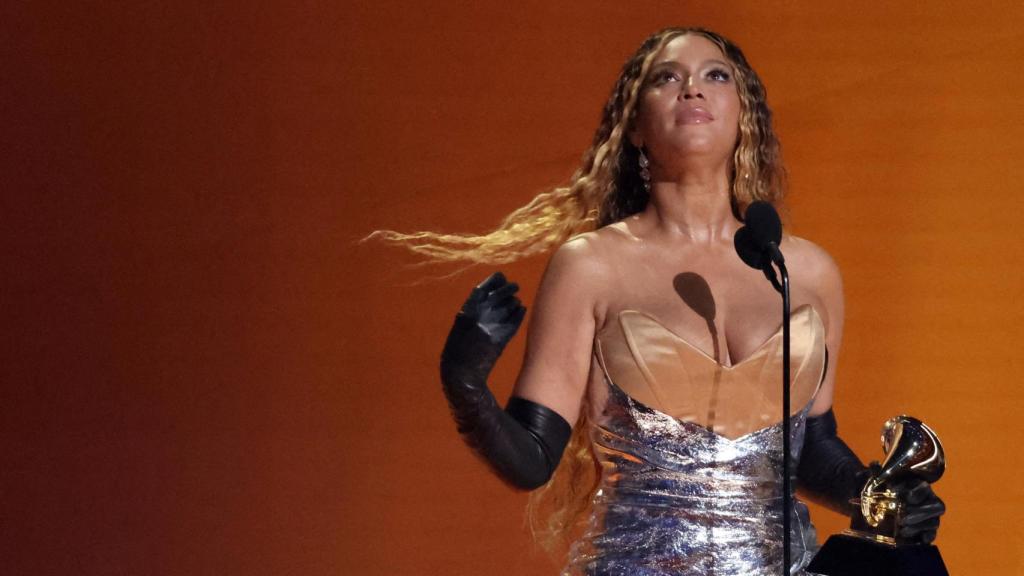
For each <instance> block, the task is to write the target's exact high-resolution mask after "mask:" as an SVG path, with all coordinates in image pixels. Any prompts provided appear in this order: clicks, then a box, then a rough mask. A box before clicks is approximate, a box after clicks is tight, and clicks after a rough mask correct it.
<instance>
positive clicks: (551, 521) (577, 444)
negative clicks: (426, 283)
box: [368, 28, 784, 552]
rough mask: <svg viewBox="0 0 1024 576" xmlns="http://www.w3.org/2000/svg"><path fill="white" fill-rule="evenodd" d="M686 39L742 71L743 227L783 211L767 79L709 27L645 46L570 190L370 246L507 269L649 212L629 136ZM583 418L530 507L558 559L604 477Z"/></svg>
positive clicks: (538, 532)
mask: <svg viewBox="0 0 1024 576" xmlns="http://www.w3.org/2000/svg"><path fill="white" fill-rule="evenodd" d="M685 34H699V35H701V36H703V37H705V38H707V39H708V40H710V41H711V42H714V43H715V44H716V45H717V46H718V47H719V48H720V49H721V50H722V53H723V54H724V55H725V57H726V59H728V61H729V62H730V64H732V67H733V76H734V78H735V80H736V86H737V91H738V92H739V99H740V116H739V135H738V137H737V142H736V149H735V151H734V153H733V162H732V174H731V175H730V179H731V183H732V187H731V199H732V206H733V212H734V214H735V215H736V217H737V218H738V219H740V220H742V214H743V212H744V211H745V209H746V206H747V205H749V204H750V203H751V202H753V201H755V200H764V201H767V202H771V203H778V201H779V200H781V198H782V193H783V185H784V170H783V167H782V162H781V157H780V153H779V142H778V139H777V138H776V136H775V132H774V131H773V130H772V124H771V117H772V114H771V110H770V109H769V108H768V104H767V101H766V96H765V89H764V85H763V84H762V83H761V79H760V78H758V76H757V73H756V72H754V70H753V68H751V67H750V65H749V64H748V63H747V59H746V57H744V55H743V52H742V51H740V49H739V47H737V46H736V45H735V44H733V43H732V42H731V41H729V40H728V39H726V38H725V37H723V36H721V35H719V34H716V33H714V32H711V31H709V30H705V29H703V28H666V29H664V30H661V31H659V32H657V33H655V34H653V35H651V36H650V37H648V38H647V39H646V40H644V42H643V44H641V45H640V48H639V49H637V51H636V53H634V54H633V56H632V57H630V58H629V60H627V61H626V63H625V65H624V66H623V67H622V72H621V74H620V75H619V79H618V81H617V82H616V83H615V88H614V89H613V90H612V93H611V96H610V97H609V98H608V102H607V103H606V104H605V106H604V112H603V114H602V117H601V124H600V126H598V128H597V132H596V134H594V140H593V143H592V144H591V146H590V148H589V149H588V150H587V151H586V152H585V153H584V155H583V160H582V162H581V163H580V166H579V168H578V169H577V170H576V172H575V173H574V174H573V176H572V178H571V179H570V181H569V184H568V185H567V186H563V187H558V188H554V189H552V190H550V191H547V192H543V193H541V194H539V195H537V196H536V197H534V198H533V200H531V201H530V202H529V203H528V204H526V205H525V206H523V207H521V208H519V209H517V210H515V211H514V212H512V213H511V214H509V215H508V216H507V217H505V219H504V220H502V222H501V224H499V225H498V227H497V228H495V229H494V230H492V231H490V232H487V233H485V234H482V235H474V234H439V233H436V232H416V233H412V234H404V233H400V232H395V231H390V230H378V231H376V232H374V233H373V234H371V235H370V236H369V237H368V238H377V239H379V240H383V241H385V242H387V243H391V244H395V245H399V246H403V247H405V248H408V249H410V250H412V251H413V252H415V253H417V254H419V255H421V256H424V257H425V259H426V261H427V262H454V261H463V262H467V261H468V262H473V263H479V264H504V263H507V262H513V261H516V260H520V259H522V258H526V257H529V256H532V255H534V254H537V253H541V252H547V251H549V250H551V249H553V248H556V247H558V246H559V245H561V244H562V243H563V242H565V241H566V240H568V239H569V238H570V237H572V236H574V235H576V234H580V233H583V232H588V231H590V230H594V229H596V228H599V227H601V226H606V225H608V224H611V223H613V222H617V221H619V220H622V219H623V218H626V217H627V216H631V215H633V214H636V213H638V212H641V211H642V210H644V208H645V207H646V206H647V202H648V193H647V191H646V190H645V188H644V185H643V180H642V179H641V178H640V171H639V163H638V159H639V150H638V149H637V148H636V147H635V146H633V144H632V143H631V142H630V141H629V138H628V137H627V135H628V133H629V130H630V128H631V123H632V122H633V120H634V118H635V117H636V111H637V103H638V102H639V100H640V96H641V95H642V93H643V90H644V88H645V86H646V81H647V75H648V71H649V70H650V68H651V66H652V63H653V62H654V59H655V58H656V57H657V55H658V53H659V52H660V51H661V49H662V48H663V47H664V46H665V44H666V43H668V42H669V41H670V40H672V39H673V38H676V37H678V36H682V35H685ZM581 412H582V416H581V417H580V419H579V420H578V421H577V423H576V427H575V429H574V430H573V434H572V439H571V440H570V442H569V445H568V447H567V448H566V451H565V455H564V456H563V458H562V461H561V463H560V464H559V466H558V469H557V470H556V471H555V474H554V476H553V477H552V478H551V480H550V481H549V482H548V484H547V485H545V486H544V487H542V488H540V489H539V490H536V491H534V492H533V493H532V494H531V496H530V503H529V505H528V507H527V521H528V523H529V525H530V528H531V531H532V533H533V537H534V540H535V541H536V542H538V543H539V544H541V545H542V546H543V547H544V548H545V549H547V550H548V551H549V552H555V551H557V550H559V549H560V548H562V546H564V544H565V543H567V542H568V541H569V540H570V539H571V538H572V537H573V536H574V534H575V533H576V532H577V531H578V530H580V529H582V528H583V526H582V521H583V519H584V518H585V516H586V512H587V510H588V508H589V503H590V500H591V498H592V496H593V493H594V491H595V490H596V488H597V482H598V479H599V476H600V475H599V469H598V467H597V463H596V460H595V459H594V456H593V452H592V448H591V445H590V440H589V437H588V434H587V430H588V428H589V426H588V425H587V418H586V413H587V410H586V407H584V409H583V410H581Z"/></svg>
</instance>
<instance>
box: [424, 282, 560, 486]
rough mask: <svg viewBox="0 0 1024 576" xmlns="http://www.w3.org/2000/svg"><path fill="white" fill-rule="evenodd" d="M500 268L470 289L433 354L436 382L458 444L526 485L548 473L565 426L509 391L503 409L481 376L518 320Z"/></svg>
mask: <svg viewBox="0 0 1024 576" xmlns="http://www.w3.org/2000/svg"><path fill="white" fill-rule="evenodd" d="M517 290H519V286H517V285H516V284H515V283H514V282H509V281H508V280H506V279H505V276H504V275H503V274H502V273H501V272H495V273H494V274H491V275H490V276H489V277H488V278H487V279H486V280H484V281H483V282H481V283H480V284H479V285H477V287H476V288H473V291H472V292H470V294H469V298H467V299H466V302H465V303H464V304H463V305H462V309H461V310H460V311H459V313H458V314H456V315H455V323H454V324H453V325H452V329H451V331H450V332H449V333H448V340H447V341H446V342H445V345H444V351H443V352H442V353H441V384H442V387H443V389H444V394H445V397H446V398H447V399H448V406H449V407H450V408H451V411H452V417H453V418H454V419H455V423H456V425H457V426H458V430H459V432H460V433H461V434H462V436H463V438H465V440H466V443H467V444H469V445H470V447H472V448H473V449H474V450H476V451H477V453H479V454H480V455H481V456H482V457H483V458H484V460H486V461H487V463H488V464H490V466H491V468H492V469H493V470H494V471H495V472H496V473H497V474H498V476H500V477H501V478H502V479H503V480H505V481H506V482H508V483H509V484H511V485H513V486H515V487H517V488H525V489H533V488H537V487H538V486H541V485H543V484H544V483H545V482H547V481H548V479H549V478H550V477H551V474H552V473H553V472H554V470H555V467H556V466H557V465H558V460H559V459H560V458H561V457H562V451H563V450H564V449H565V445H566V443H567V442H568V440H569V436H570V434H571V432H572V428H571V427H570V426H569V423H568V422H566V420H565V419H564V418H562V417H561V416H559V415H558V414H557V413H555V412H554V411H552V410H551V409H549V408H547V407H545V406H543V405H541V404H537V403H536V402H532V401H530V400H526V399H524V398H517V397H515V396H513V397H512V398H511V399H510V400H509V403H508V406H507V407H506V408H505V410H502V409H501V407H500V406H498V403H497V401H496V400H495V399H494V395H493V394H491V391H490V390H489V389H488V388H487V377H488V375H489V374H490V373H491V369H492V368H494V363H495V362H497V360H498V357H499V356H501V352H502V351H503V350H504V349H505V345H507V344H508V343H509V341H510V340H511V339H512V337H513V336H515V334H516V331H517V330H519V326H520V324H522V323H523V316H524V315H525V314H526V308H524V307H523V305H522V304H521V303H520V302H519V299H518V298H516V295H515V294H516V291H517Z"/></svg>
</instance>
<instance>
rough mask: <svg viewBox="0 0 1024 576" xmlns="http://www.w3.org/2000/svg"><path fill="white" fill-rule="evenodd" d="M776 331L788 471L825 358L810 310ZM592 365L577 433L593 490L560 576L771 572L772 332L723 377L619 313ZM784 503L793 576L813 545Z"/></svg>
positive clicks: (651, 326) (640, 319) (683, 345)
mask: <svg viewBox="0 0 1024 576" xmlns="http://www.w3.org/2000/svg"><path fill="white" fill-rule="evenodd" d="M790 326H791V330H790V334H791V337H790V349H791V356H790V358H791V365H790V373H791V406H792V412H791V415H790V422H791V426H792V428H791V436H790V438H791V445H790V446H791V452H792V458H793V460H792V462H793V464H792V468H791V470H795V469H796V464H797V462H798V458H799V455H800V451H801V448H802V446H803V437H804V422H805V419H806V417H807V412H808V411H809V410H810V407H811V404H812V403H813V400H814V396H815V394H816V393H817V390H818V388H819V386H820V383H821V380H822V375H823V373H824V370H825V363H826V351H825V337H824V328H823V326H822V321H821V318H820V317H819V316H818V313H817V312H816V311H815V310H814V308H813V307H811V306H809V305H806V306H802V307H800V308H798V309H796V310H795V311H794V312H793V314H792V315H791V322H790ZM594 354H595V356H596V359H597V363H598V365H599V366H600V369H601V370H602V371H603V382H604V383H603V385H604V386H606V387H607V400H606V401H605V402H604V403H603V405H602V406H601V407H600V408H599V409H598V410H597V411H596V412H594V413H592V415H591V419H590V422H589V424H588V425H589V426H590V429H589V431H588V432H589V435H590V438H591V440H592V442H593V450H594V454H595V457H596V459H597V461H598V463H599V464H600V466H601V478H600V481H599V485H598V490H597V491H596V493H595V494H594V496H593V500H592V502H591V504H592V512H591V516H590V518H589V521H588V525H587V526H588V527H587V529H586V531H585V532H584V534H583V535H582V537H581V538H580V539H579V540H577V541H576V542H575V543H574V544H573V546H572V548H571V549H570V553H569V561H568V564H567V565H566V567H565V569H564V571H563V575H577V574H581V575H588V576H598V575H600V576H605V575H608V576H610V575H622V576H627V575H628V576H646V575H669V574H671V575H679V576H712V575H716V576H717V575H722V576H725V575H730V576H731V575H735V576H741V575H742V576H759V575H769V574H770V575H773V576H774V575H778V574H780V573H781V572H782V569H781V567H782V562H783V554H782V421H781V414H780V413H781V411H782V392H781V379H782V329H781V327H780V328H779V330H778V331H776V333H775V334H774V335H773V336H772V337H771V338H769V339H768V340H767V341H766V342H764V343H763V344H762V345H761V346H760V347H759V348H758V349H757V350H756V351H755V352H754V353H753V354H751V355H750V356H749V357H747V358H745V359H744V360H742V361H741V362H738V363H736V364H735V365H732V366H723V365H721V364H720V363H719V362H718V361H716V360H715V359H714V358H712V357H711V356H708V355H707V354H706V353H704V352H703V351H701V350H699V349H697V348H696V347H694V346H692V345H691V344H689V343H688V342H687V341H686V340H684V339H683V338H681V337H679V336H677V335H676V334H674V333H673V332H672V331H670V330H669V329H668V328H666V327H665V326H664V325H663V324H661V323H660V322H659V321H658V320H657V319H655V318H654V317H652V316H650V315H647V314H645V313H643V312H638V311H633V310H625V311H622V312H620V313H619V314H618V315H617V317H616V318H615V319H614V320H613V321H612V322H610V323H609V325H608V326H606V327H605V328H604V329H603V330H602V331H601V332H599V333H598V334H597V336H596V338H595V342H594ZM592 385H593V384H592ZM791 485H795V482H794V483H792V484H791ZM792 503H793V504H792V507H791V519H792V520H791V543H792V544H791V559H792V565H791V566H790V571H791V574H798V575H805V574H809V573H808V572H806V571H805V567H806V565H807V564H808V563H809V562H810V560H811V558H812V557H813V555H814V553H815V552H816V548H817V541H816V535H815V531H814V527H813V525H812V524H811V522H810V519H809V516H808V512H807V507H806V506H805V505H804V504H803V503H802V502H800V501H799V500H797V499H796V498H795V497H794V499H793V500H792Z"/></svg>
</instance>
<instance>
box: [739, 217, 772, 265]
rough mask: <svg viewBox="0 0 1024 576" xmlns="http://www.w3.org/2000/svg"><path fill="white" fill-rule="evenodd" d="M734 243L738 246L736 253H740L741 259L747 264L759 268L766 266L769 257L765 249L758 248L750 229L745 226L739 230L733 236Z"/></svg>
mask: <svg viewBox="0 0 1024 576" xmlns="http://www.w3.org/2000/svg"><path fill="white" fill-rule="evenodd" d="M732 243H733V245H734V246H735V247H736V253H737V254H739V255H740V259H741V260H743V262H745V263H746V265H747V266H750V267H751V268H756V269H758V270H761V269H762V268H764V266H765V263H766V262H767V261H768V258H767V257H766V256H765V253H764V251H763V250H760V249H758V247H757V244H756V243H755V242H754V239H753V238H751V235H750V229H748V228H747V227H746V226H744V227H742V228H740V229H739V230H737V231H736V235H735V236H733V237H732Z"/></svg>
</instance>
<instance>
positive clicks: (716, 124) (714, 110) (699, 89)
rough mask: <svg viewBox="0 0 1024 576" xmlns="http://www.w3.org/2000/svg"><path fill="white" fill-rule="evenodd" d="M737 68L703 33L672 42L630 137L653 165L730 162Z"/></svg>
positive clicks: (654, 71)
mask: <svg viewBox="0 0 1024 576" xmlns="http://www.w3.org/2000/svg"><path fill="white" fill-rule="evenodd" d="M733 76H734V74H733V68H732V65H731V64H729V63H728V61H727V60H726V58H725V55H723V54H722V51H721V50H720V49H719V48H718V46H717V45H716V44H715V43H713V42H712V41H710V40H708V39H707V38H705V37H704V36H701V35H699V34H685V35H682V36H677V37H676V38H673V39H672V40H670V41H669V42H668V43H667V44H666V45H665V46H664V47H663V48H662V49H661V52H659V53H658V55H657V56H656V57H655V58H654V62H653V64H652V66H651V69H650V72H649V73H648V76H647V81H646V82H645V86H644V88H643V93H642V95H641V97H640V103H639V108H638V110H637V117H636V120H635V122H634V125H633V127H632V129H631V131H630V140H631V141H632V143H633V144H634V145H636V146H637V147H643V148H644V149H645V150H646V151H647V154H648V156H650V158H651V160H652V163H653V164H654V165H655V167H659V166H660V167H663V168H665V169H669V170H671V165H673V164H677V163H679V162H680V161H681V160H682V161H686V162H689V161H690V160H692V159H695V158H701V159H702V160H703V159H705V158H706V160H707V161H709V162H721V161H723V160H724V161H728V160H729V159H731V158H732V153H733V149H734V148H735V147H736V137H737V134H738V130H739V115H740V99H739V94H738V93H737V90H736V83H735V81H734V79H733Z"/></svg>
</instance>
